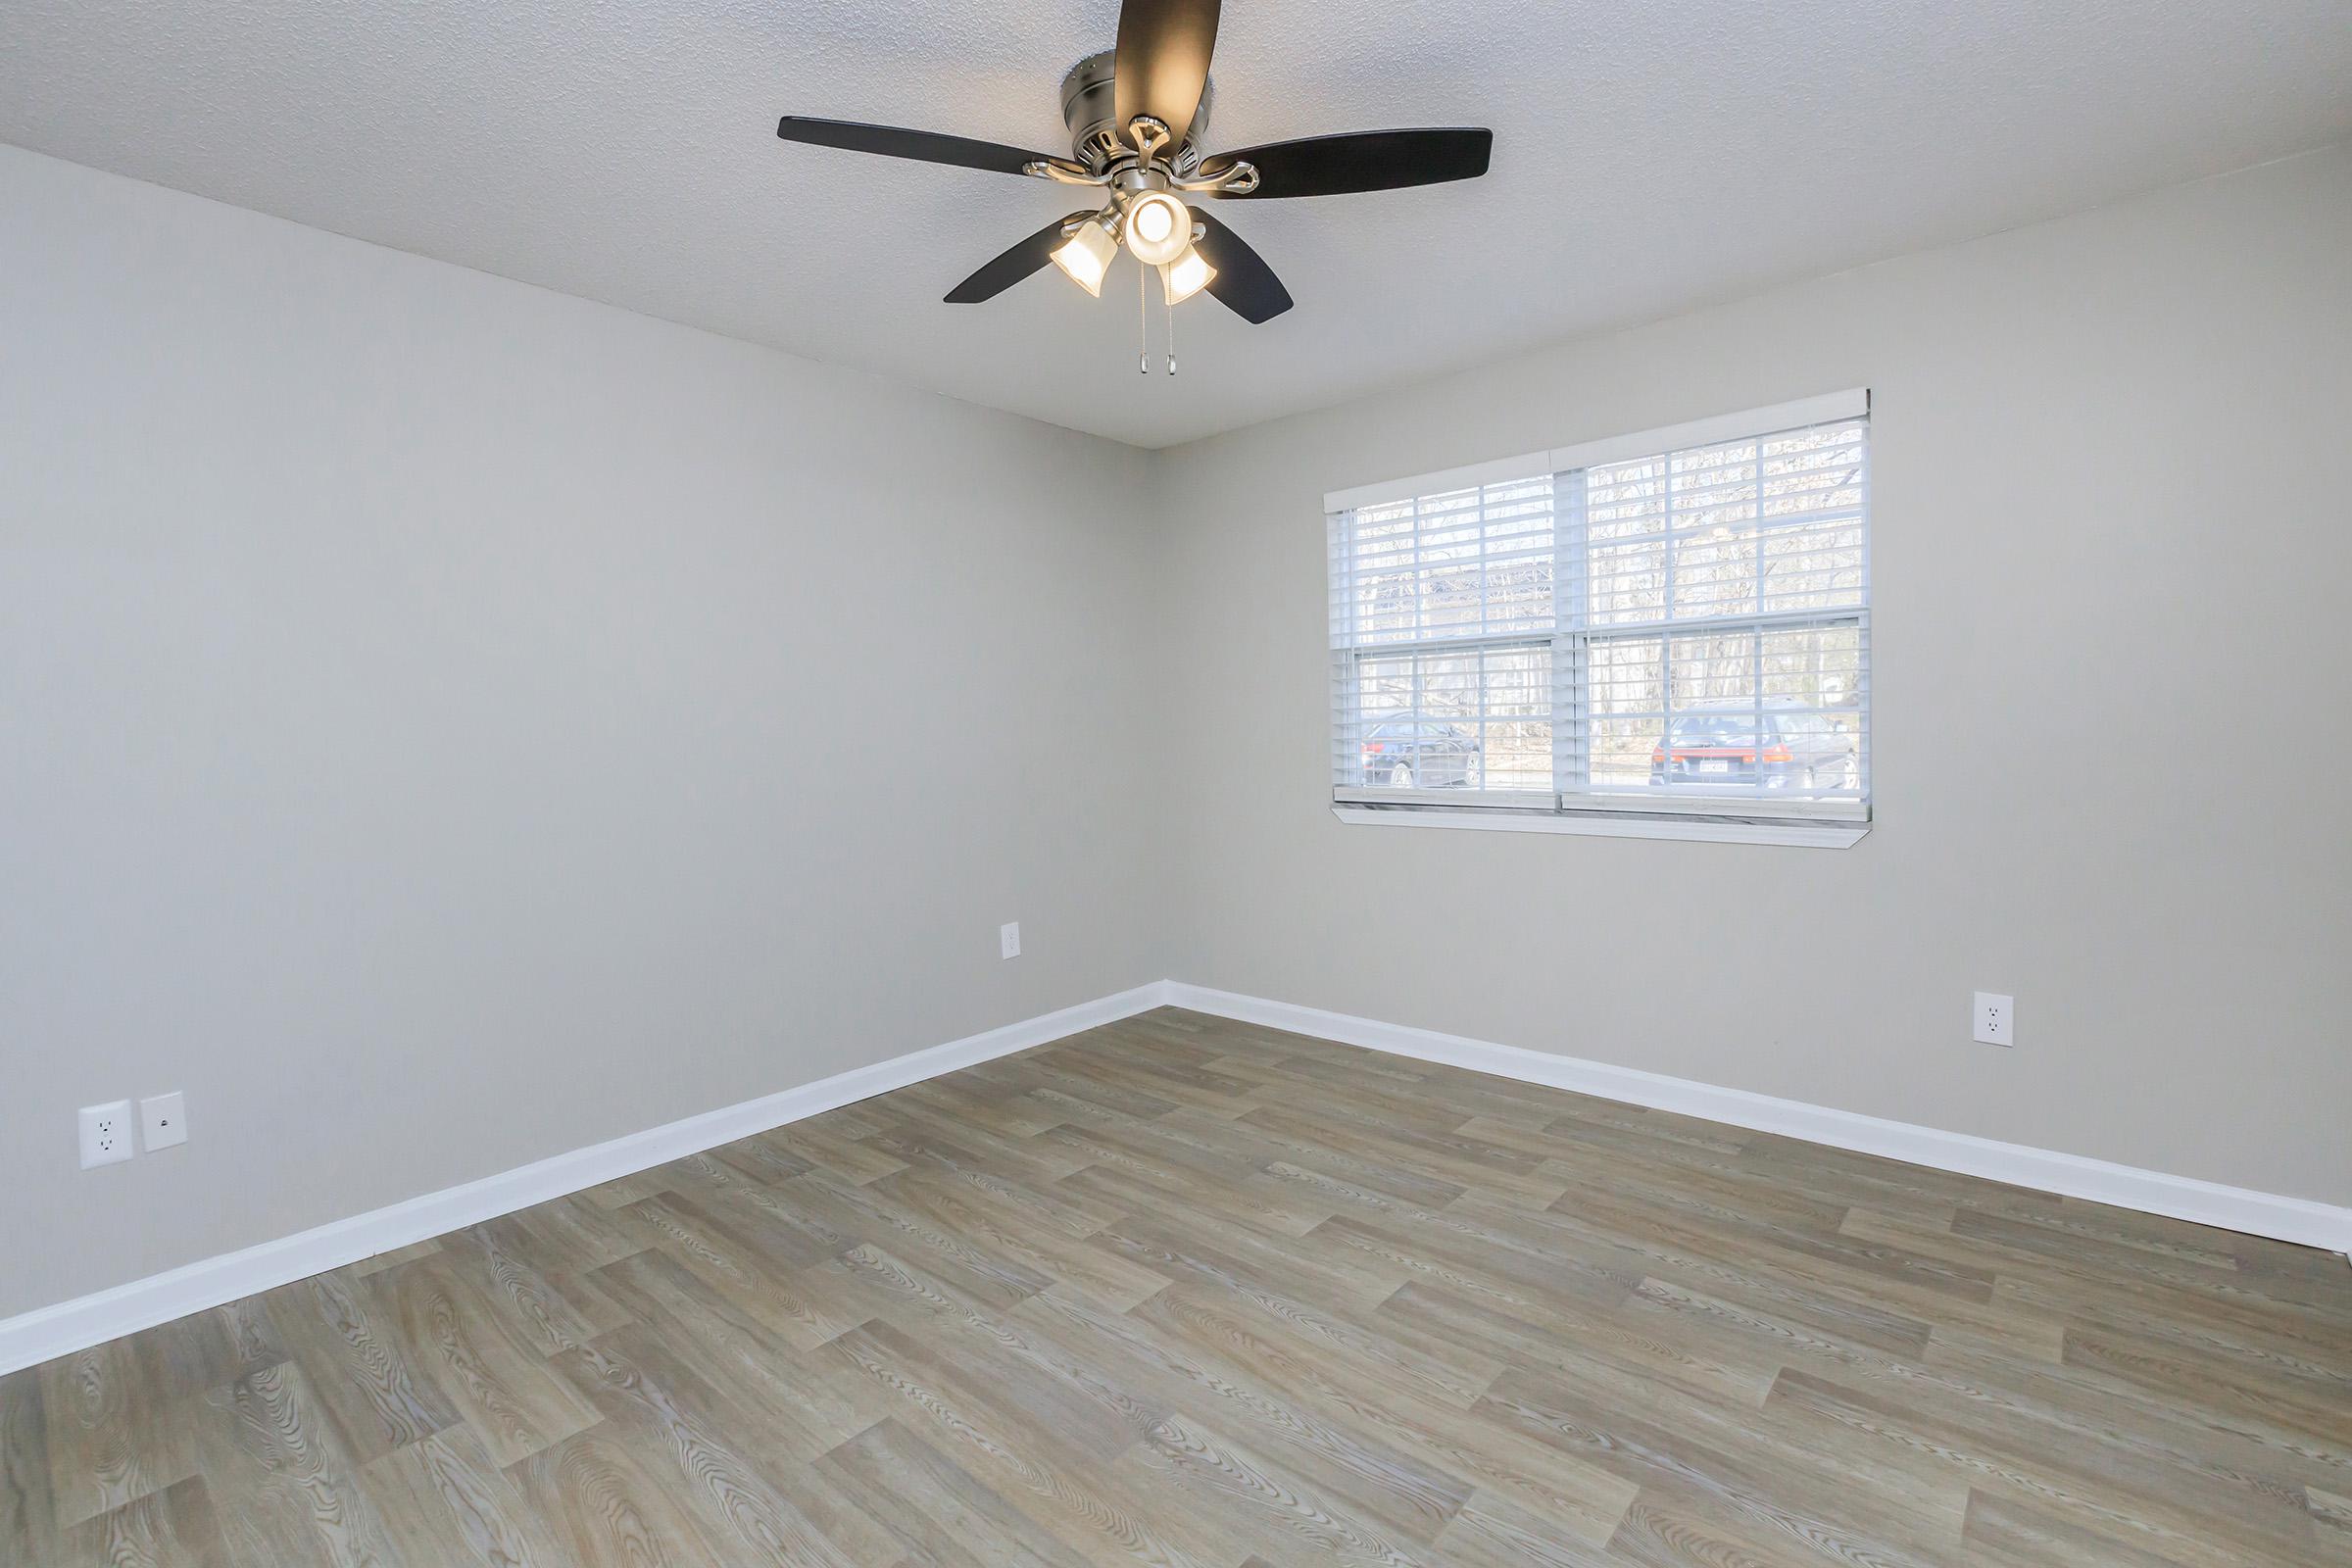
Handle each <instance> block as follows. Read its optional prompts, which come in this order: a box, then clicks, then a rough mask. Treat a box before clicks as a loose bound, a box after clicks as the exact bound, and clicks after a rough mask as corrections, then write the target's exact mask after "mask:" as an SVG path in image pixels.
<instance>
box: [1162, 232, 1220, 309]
mask: <svg viewBox="0 0 2352 1568" xmlns="http://www.w3.org/2000/svg"><path fill="white" fill-rule="evenodd" d="M1216 275H1217V270H1216V269H1215V268H1213V267H1211V266H1209V265H1208V262H1207V260H1206V258H1204V257H1202V256H1201V252H1200V251H1199V250H1198V249H1196V248H1195V247H1193V246H1191V245H1187V246H1186V247H1185V248H1184V254H1183V255H1181V256H1179V257H1177V258H1176V259H1175V260H1174V261H1172V262H1170V263H1168V264H1167V266H1165V267H1163V268H1161V269H1160V270H1159V283H1160V286H1161V287H1162V288H1164V289H1166V290H1167V291H1168V303H1169V304H1170V305H1182V304H1183V303H1184V302H1185V301H1186V300H1189V299H1191V298H1192V297H1193V296H1194V295H1196V294H1198V293H1200V292H1201V290H1202V289H1204V288H1206V287H1208V285H1209V282H1210V281H1211V280H1212V279H1213V278H1215V277H1216Z"/></svg>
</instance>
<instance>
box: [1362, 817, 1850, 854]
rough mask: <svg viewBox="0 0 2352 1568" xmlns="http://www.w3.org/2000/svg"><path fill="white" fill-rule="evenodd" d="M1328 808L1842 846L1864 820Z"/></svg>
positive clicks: (1392, 823) (1495, 827)
mask: <svg viewBox="0 0 2352 1568" xmlns="http://www.w3.org/2000/svg"><path fill="white" fill-rule="evenodd" d="M1331 814H1332V815H1334V816H1336V817H1338V818H1339V819H1340V820H1341V821H1343V822H1347V823H1349V824H1351V825H1353V826H1358V827H1452V828H1471V829H1476V830H1480V831H1484V832H1490V833H1495V832H1500V833H1572V834H1577V835H1580V836H1582V837H1586V838H1614V839H1698V840H1703V841H1705V842H1708V843H1714V844H1781V845H1789V846H1794V847H1798V848H1803V849H1814V850H1843V849H1848V848H1851V847H1852V846H1853V845H1856V844H1859V843H1860V842H1861V841H1862V837H1863V835H1864V834H1866V833H1868V832H1869V831H1870V824H1869V823H1868V822H1740V821H1726V820H1724V819H1722V818H1720V817H1702V816H1688V817H1669V816H1635V815H1630V814H1629V815H1622V816H1604V815H1600V814H1597V813H1594V814H1592V815H1585V816H1560V815H1554V814H1552V813H1550V812H1541V813H1540V812H1535V811H1479V810H1464V809H1459V808H1455V809H1443V810H1413V809H1409V808H1397V807H1364V806H1335V807H1333V808H1332V809H1331Z"/></svg>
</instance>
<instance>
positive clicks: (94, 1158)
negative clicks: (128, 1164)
mask: <svg viewBox="0 0 2352 1568" xmlns="http://www.w3.org/2000/svg"><path fill="white" fill-rule="evenodd" d="M130 1115H131V1111H130V1102H129V1101H127V1100H115V1101H109V1102H108V1103H106V1104H103V1105H84V1106H82V1107H81V1168H82V1169H83V1170H88V1169H89V1168H90V1167H91V1166H92V1165H112V1164H114V1163H116V1162H117V1161H118V1160H124V1159H128V1158H130V1156H131V1155H133V1154H135V1153H137V1152H139V1148H138V1145H136V1144H134V1143H132V1142H131V1139H132V1137H133V1136H134V1135H133V1134H132V1132H131V1124H130Z"/></svg>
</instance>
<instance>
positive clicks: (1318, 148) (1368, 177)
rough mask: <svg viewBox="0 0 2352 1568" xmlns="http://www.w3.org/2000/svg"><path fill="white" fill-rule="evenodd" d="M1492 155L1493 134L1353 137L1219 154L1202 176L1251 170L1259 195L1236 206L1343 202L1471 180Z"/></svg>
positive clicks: (1403, 133) (1389, 132)
mask: <svg viewBox="0 0 2352 1568" xmlns="http://www.w3.org/2000/svg"><path fill="white" fill-rule="evenodd" d="M1494 151H1495V133H1494V132H1493V131H1491V130H1476V129H1459V130H1358V131H1351V132H1349V133H1348V134H1346V135H1340V136H1308V137H1306V138H1304V139H1303V140H1300V141H1275V142H1268V143H1267V144H1266V145H1265V146H1263V147H1243V148H1240V149H1238V150H1236V151H1234V152H1229V153H1219V154H1217V156H1216V157H1214V158H1212V159H1210V160H1208V162H1207V164H1205V165H1204V166H1203V167H1202V169H1201V173H1202V174H1203V175H1204V176H1205V175H1209V174H1213V173H1214V172H1217V171H1218V170H1221V169H1224V168H1226V167H1227V166H1228V165H1232V164H1237V163H1240V164H1248V165H1250V167H1251V168H1253V169H1255V170H1256V171H1257V189H1255V190H1253V191H1251V192H1250V194H1249V195H1248V196H1246V197H1238V196H1237V197H1236V198H1234V199H1236V200H1242V201H1261V200H1264V199H1266V198H1268V197H1280V196H1347V195H1352V194H1353V193H1354V192H1356V191H1361V190H1402V189H1403V188H1404V187H1406V186H1408V185H1443V184H1444V183H1446V181H1447V180H1449V179H1476V178H1477V177H1478V176H1479V175H1481V174H1483V173H1485V172H1487V160H1488V159H1489V158H1490V157H1491V156H1492V155H1493V154H1494Z"/></svg>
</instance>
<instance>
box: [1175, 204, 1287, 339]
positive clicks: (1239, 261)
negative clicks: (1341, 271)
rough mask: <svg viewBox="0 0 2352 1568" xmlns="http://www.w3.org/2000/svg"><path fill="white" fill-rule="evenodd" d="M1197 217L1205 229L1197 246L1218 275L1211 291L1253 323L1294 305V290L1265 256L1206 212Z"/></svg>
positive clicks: (1269, 318) (1213, 279)
mask: <svg viewBox="0 0 2352 1568" xmlns="http://www.w3.org/2000/svg"><path fill="white" fill-rule="evenodd" d="M1194 218H1195V220H1196V221H1198V222H1199V223H1200V224H1201V229H1202V232H1201V237H1200V238H1199V239H1197V240H1195V241H1193V248H1194V249H1195V250H1197V251H1199V252H1200V253H1201V260H1202V261H1204V262H1206V263H1208V265H1209V266H1211V267H1213V268H1215V269H1216V270H1217V275H1216V276H1214V277H1212V278H1210V279H1209V280H1208V291H1209V292H1210V293H1211V294H1214V295H1215V296H1216V297H1217V299H1218V302H1219V303H1221V304H1222V305H1224V307H1225V308H1226V309H1227V310H1229V311H1231V312H1233V314H1234V315H1236V316H1238V317H1240V318H1241V319H1243V320H1245V321H1248V322H1249V323H1250V325H1252V326H1256V325H1258V324H1259V323H1261V322H1265V321H1271V320H1272V319H1274V318H1276V317H1277V316H1280V315H1281V314H1282V313H1283V312H1285V311H1287V310H1289V309H1290V308H1291V303H1292V302H1291V291H1290V290H1289V289H1287V288H1284V287H1283V286H1282V279H1281V278H1279V277H1276V276H1275V275H1274V269H1272V268H1271V267H1268V266H1267V265H1266V261H1265V258H1264V257H1262V256H1260V255H1258V254H1257V252H1255V251H1253V250H1251V249H1250V246H1249V243H1248V242H1247V241H1246V240H1244V239H1243V238H1242V236H1241V235H1239V234H1236V233H1235V232H1234V231H1233V230H1232V229H1230V228H1227V227H1226V226H1225V225H1224V224H1222V223H1220V222H1218V221H1216V220H1215V219H1213V218H1210V217H1208V216H1207V215H1206V214H1202V213H1196V214H1195V215H1194Z"/></svg>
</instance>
